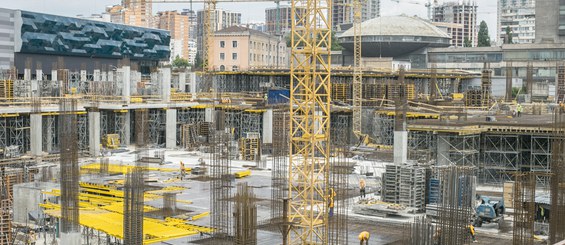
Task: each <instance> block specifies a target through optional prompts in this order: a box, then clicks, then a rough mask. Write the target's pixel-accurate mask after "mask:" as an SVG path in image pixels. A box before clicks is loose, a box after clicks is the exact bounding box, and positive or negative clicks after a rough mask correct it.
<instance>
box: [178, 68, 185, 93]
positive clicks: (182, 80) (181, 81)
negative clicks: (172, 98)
mask: <svg viewBox="0 0 565 245" xmlns="http://www.w3.org/2000/svg"><path fill="white" fill-rule="evenodd" d="M178 86H179V87H178V88H177V89H178V91H179V92H186V72H179V85H178Z"/></svg>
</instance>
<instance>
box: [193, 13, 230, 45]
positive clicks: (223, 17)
mask: <svg viewBox="0 0 565 245" xmlns="http://www.w3.org/2000/svg"><path fill="white" fill-rule="evenodd" d="M211 14H212V17H211V20H212V21H211V23H210V25H211V26H212V33H214V32H217V31H219V30H222V29H224V28H228V27H231V26H239V25H241V13H239V12H232V11H228V10H222V9H216V10H215V11H214V12H212V13H211ZM204 16H205V15H204V10H198V13H197V14H196V19H197V27H198V30H197V36H198V40H197V42H196V43H197V45H198V53H199V54H202V53H203V52H202V35H203V33H204V21H203V19H204Z"/></svg>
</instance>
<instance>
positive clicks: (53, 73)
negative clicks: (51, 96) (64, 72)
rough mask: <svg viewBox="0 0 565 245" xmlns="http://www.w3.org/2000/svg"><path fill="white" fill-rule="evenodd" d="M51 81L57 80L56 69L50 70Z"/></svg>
mask: <svg viewBox="0 0 565 245" xmlns="http://www.w3.org/2000/svg"><path fill="white" fill-rule="evenodd" d="M51 81H57V70H51Z"/></svg>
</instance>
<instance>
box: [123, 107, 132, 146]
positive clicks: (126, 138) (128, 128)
mask: <svg viewBox="0 0 565 245" xmlns="http://www.w3.org/2000/svg"><path fill="white" fill-rule="evenodd" d="M125 117H126V120H125V124H126V125H124V128H125V134H124V139H122V140H123V142H122V143H123V144H124V145H130V144H131V112H129V111H128V112H126V113H125Z"/></svg>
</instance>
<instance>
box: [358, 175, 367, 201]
mask: <svg viewBox="0 0 565 245" xmlns="http://www.w3.org/2000/svg"><path fill="white" fill-rule="evenodd" d="M366 185H367V184H366V183H365V179H360V180H359V191H360V192H361V198H365V195H366V193H365V186H366Z"/></svg>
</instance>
